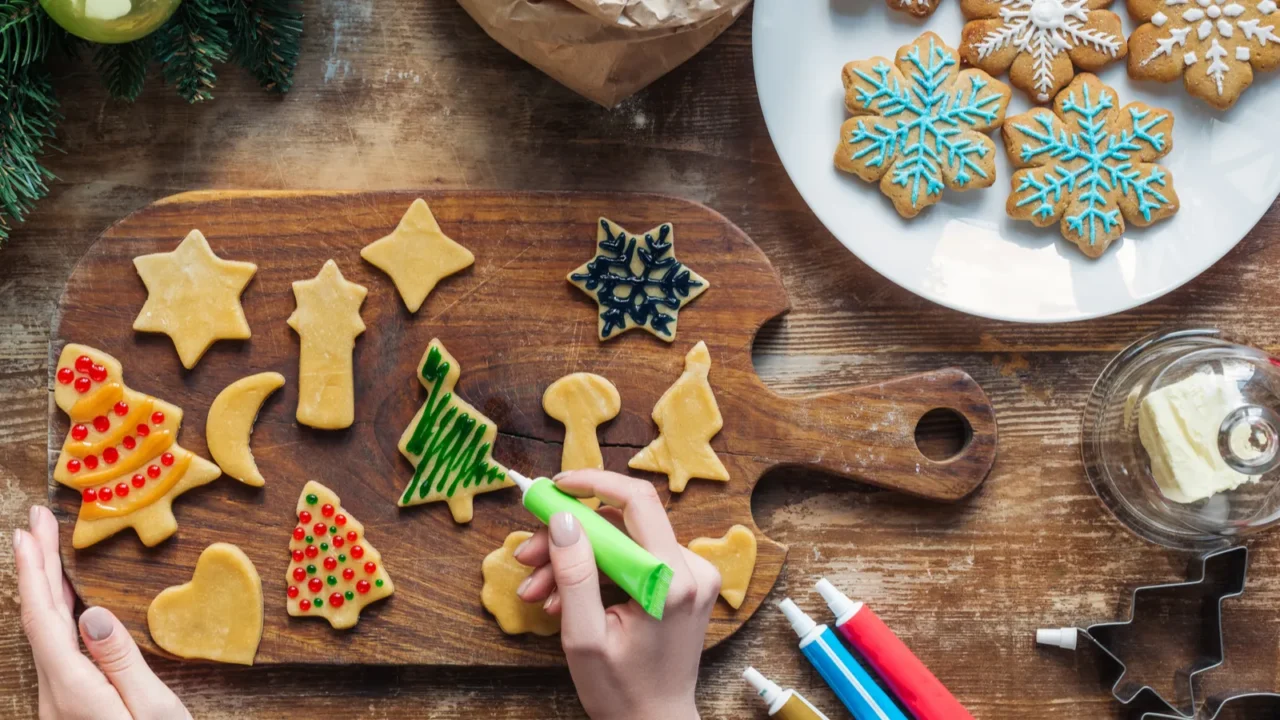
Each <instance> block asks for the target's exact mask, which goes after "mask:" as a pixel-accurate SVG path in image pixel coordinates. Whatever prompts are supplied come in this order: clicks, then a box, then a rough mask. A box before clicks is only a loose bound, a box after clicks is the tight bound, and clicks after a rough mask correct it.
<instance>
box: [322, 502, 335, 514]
mask: <svg viewBox="0 0 1280 720" xmlns="http://www.w3.org/2000/svg"><path fill="white" fill-rule="evenodd" d="M320 514H321V515H323V516H325V517H333V506H332V505H330V504H329V503H325V504H324V505H321V506H320Z"/></svg>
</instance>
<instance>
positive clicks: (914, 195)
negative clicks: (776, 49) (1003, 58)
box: [835, 32, 1010, 218]
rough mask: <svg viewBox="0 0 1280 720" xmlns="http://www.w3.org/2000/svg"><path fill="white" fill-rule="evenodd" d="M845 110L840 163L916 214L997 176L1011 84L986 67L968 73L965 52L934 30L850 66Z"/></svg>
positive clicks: (900, 210)
mask: <svg viewBox="0 0 1280 720" xmlns="http://www.w3.org/2000/svg"><path fill="white" fill-rule="evenodd" d="M842 78H843V81H844V88H845V96H844V105H845V109H847V110H848V111H849V114H850V115H852V116H853V117H851V118H849V119H848V120H845V122H844V124H843V125H841V126H840V144H839V146H838V147H837V148H836V154H835V165H836V168H838V169H840V170H842V171H844V172H847V173H852V174H854V175H857V176H858V177H859V178H861V179H862V180H864V181H866V182H878V183H879V184H880V192H882V193H884V195H885V196H886V197H888V198H889V199H890V200H891V201H893V207H894V209H895V210H897V211H898V214H899V215H901V216H902V217H904V218H913V217H915V216H916V215H918V214H920V211H921V210H924V209H925V208H927V207H929V206H930V205H933V204H934V203H936V202H938V200H940V199H941V198H942V191H943V189H944V188H950V189H952V190H961V191H963V190H973V189H975V188H986V187H990V186H991V185H992V183H994V182H995V180H996V161H995V149H996V146H995V143H994V142H993V141H992V140H991V138H989V137H987V136H986V134H985V133H987V132H989V131H991V130H993V129H995V128H997V127H1000V124H1001V123H1002V122H1004V114H1005V110H1006V109H1007V108H1008V106H1009V95H1010V90H1009V86H1008V85H1005V84H1004V83H1002V82H1000V81H999V80H996V79H994V78H992V77H991V76H990V75H988V74H987V73H986V72H985V71H983V70H978V69H976V68H970V69H968V70H960V55H959V53H957V52H956V51H955V50H954V49H952V48H951V47H949V46H947V44H946V43H944V42H942V39H941V38H939V37H938V36H937V35H935V34H933V33H931V32H926V33H924V34H923V35H921V36H920V37H918V38H916V39H915V41H914V42H912V43H911V44H910V45H903V46H902V47H901V48H899V49H898V55H897V58H896V59H895V60H894V62H893V63H890V62H889V61H888V60H886V59H885V58H882V57H873V58H871V59H869V60H858V61H855V62H851V63H849V64H847V65H845V66H844V70H843V72H842Z"/></svg>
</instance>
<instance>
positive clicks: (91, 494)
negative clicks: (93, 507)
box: [82, 488, 98, 502]
mask: <svg viewBox="0 0 1280 720" xmlns="http://www.w3.org/2000/svg"><path fill="white" fill-rule="evenodd" d="M82 496H83V497H84V501H85V502H93V501H94V500H97V499H98V491H97V490H94V489H93V488H85V491H84V493H83V495H82Z"/></svg>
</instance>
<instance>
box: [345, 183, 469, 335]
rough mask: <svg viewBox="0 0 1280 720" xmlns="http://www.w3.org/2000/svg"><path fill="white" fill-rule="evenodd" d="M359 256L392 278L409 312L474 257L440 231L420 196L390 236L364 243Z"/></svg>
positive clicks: (420, 304) (465, 266)
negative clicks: (437, 285)
mask: <svg viewBox="0 0 1280 720" xmlns="http://www.w3.org/2000/svg"><path fill="white" fill-rule="evenodd" d="M360 257H362V258H364V259H365V260H367V261H369V262H370V263H371V264H372V265H373V266H374V267H376V268H378V269H379V270H381V271H382V272H384V273H386V274H387V275H389V276H390V277H391V280H392V282H394V283H395V284H396V290H399V291H400V297H401V298H403V299H404V304H405V307H407V308H409V312H411V313H416V312H418V308H420V307H422V303H423V302H424V301H425V300H426V299H427V295H428V294H430V293H431V291H432V290H433V289H435V286H436V283H438V282H440V281H441V280H442V279H444V278H446V277H448V276H449V275H452V274H454V273H456V272H458V271H460V270H462V269H463V268H467V267H470V266H471V264H472V263H474V262H475V260H476V258H475V256H474V255H472V254H471V251H470V250H468V249H466V248H464V247H462V246H461V245H459V244H458V243H456V242H454V241H453V240H452V239H451V238H450V237H449V236H448V235H445V234H444V233H443V232H441V231H440V224H439V223H437V222H436V218H435V215H432V214H431V208H430V207H428V206H427V203H426V202H425V201H423V199H422V198H418V199H417V200H414V201H413V204H412V205H410V206H409V209H408V211H406V212H405V214H404V217H402V218H400V224H399V225H397V226H396V229H395V230H393V231H392V232H391V234H390V235H387V236H386V237H383V238H381V239H379V240H375V241H373V242H371V243H369V244H368V245H366V246H364V248H363V249H361V250H360Z"/></svg>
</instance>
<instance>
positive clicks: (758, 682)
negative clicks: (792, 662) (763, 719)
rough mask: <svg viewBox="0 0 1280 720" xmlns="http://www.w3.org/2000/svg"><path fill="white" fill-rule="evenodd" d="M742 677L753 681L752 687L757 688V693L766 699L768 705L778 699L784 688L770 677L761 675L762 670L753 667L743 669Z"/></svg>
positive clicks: (750, 681)
mask: <svg viewBox="0 0 1280 720" xmlns="http://www.w3.org/2000/svg"><path fill="white" fill-rule="evenodd" d="M742 677H743V678H745V679H746V681H747V682H749V683H751V687H753V688H755V691H756V694H757V695H759V696H760V697H761V698H763V699H764V702H765V704H766V705H772V704H773V701H774V700H777V699H778V696H779V695H781V694H782V688H780V687H778V686H777V684H776V683H774V682H772V681H770V680H769V678H767V677H765V676H764V675H761V674H760V671H759V670H756V669H755V668H753V667H748V668H747V669H746V670H743V671H742Z"/></svg>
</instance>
